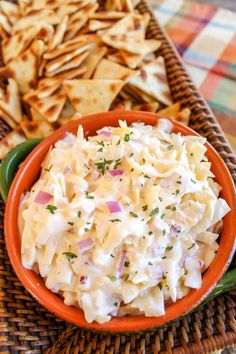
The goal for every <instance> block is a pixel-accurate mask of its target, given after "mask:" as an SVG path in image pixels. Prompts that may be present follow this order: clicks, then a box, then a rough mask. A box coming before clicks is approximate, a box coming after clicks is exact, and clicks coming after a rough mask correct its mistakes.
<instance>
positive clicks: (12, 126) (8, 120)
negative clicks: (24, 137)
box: [0, 109, 17, 129]
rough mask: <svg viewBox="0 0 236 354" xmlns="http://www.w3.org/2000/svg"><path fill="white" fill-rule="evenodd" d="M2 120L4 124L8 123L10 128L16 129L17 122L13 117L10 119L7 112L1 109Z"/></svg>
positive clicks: (0, 116)
mask: <svg viewBox="0 0 236 354" xmlns="http://www.w3.org/2000/svg"><path fill="white" fill-rule="evenodd" d="M0 119H2V120H4V122H5V123H7V124H8V125H9V127H10V128H12V129H14V128H15V127H16V126H17V124H16V122H15V121H14V120H13V119H12V118H11V117H9V116H8V115H7V114H6V113H5V112H3V111H2V110H1V109H0Z"/></svg>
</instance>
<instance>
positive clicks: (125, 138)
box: [124, 134, 130, 143]
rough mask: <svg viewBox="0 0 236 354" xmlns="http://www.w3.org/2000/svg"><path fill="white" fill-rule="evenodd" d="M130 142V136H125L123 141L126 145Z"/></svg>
mask: <svg viewBox="0 0 236 354" xmlns="http://www.w3.org/2000/svg"><path fill="white" fill-rule="evenodd" d="M129 140H130V134H125V137H124V141H125V142H126V143H127V142H128V141H129Z"/></svg>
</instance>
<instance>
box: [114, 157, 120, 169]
mask: <svg viewBox="0 0 236 354" xmlns="http://www.w3.org/2000/svg"><path fill="white" fill-rule="evenodd" d="M120 165H121V159H118V160H116V161H115V165H114V169H116V168H117V167H118V166H120Z"/></svg>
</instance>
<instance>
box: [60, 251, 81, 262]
mask: <svg viewBox="0 0 236 354" xmlns="http://www.w3.org/2000/svg"><path fill="white" fill-rule="evenodd" d="M62 254H64V255H65V256H66V258H67V259H68V261H69V262H70V261H71V260H72V259H74V258H77V256H76V254H74V253H72V252H63V253H62Z"/></svg>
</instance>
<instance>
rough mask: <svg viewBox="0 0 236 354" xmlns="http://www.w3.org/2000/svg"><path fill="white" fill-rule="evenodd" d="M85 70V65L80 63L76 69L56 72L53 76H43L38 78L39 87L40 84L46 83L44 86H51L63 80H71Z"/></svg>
mask: <svg viewBox="0 0 236 354" xmlns="http://www.w3.org/2000/svg"><path fill="white" fill-rule="evenodd" d="M85 72H86V66H85V65H83V66H82V65H81V66H80V67H78V68H76V69H72V70H69V71H65V72H63V73H61V74H58V75H56V76H53V77H45V78H43V79H41V80H40V87H41V85H46V86H51V85H56V84H61V83H62V82H63V81H64V80H71V79H74V78H78V76H81V75H83V74H84V73H85Z"/></svg>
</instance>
